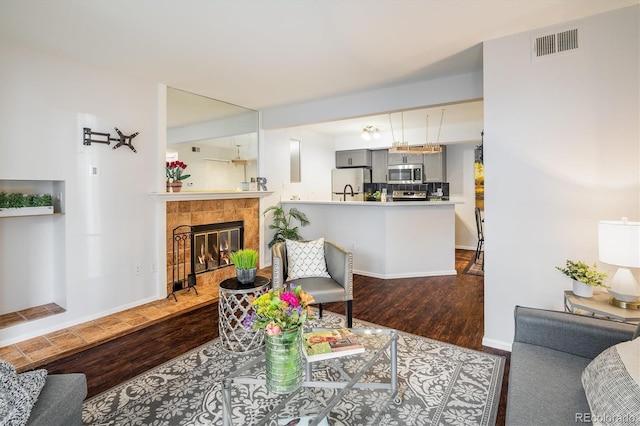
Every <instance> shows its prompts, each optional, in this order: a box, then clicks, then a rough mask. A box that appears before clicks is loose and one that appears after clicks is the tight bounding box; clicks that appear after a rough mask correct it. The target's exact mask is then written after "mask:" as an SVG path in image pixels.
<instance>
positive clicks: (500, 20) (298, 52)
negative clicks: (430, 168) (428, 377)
mask: <svg viewBox="0 0 640 426" xmlns="http://www.w3.org/2000/svg"><path fill="white" fill-rule="evenodd" d="M639 2H640V0H562V1H561V0H519V1H514V0H422V1H420V0H410V1H407V0H393V1H392V0H379V1H365V0H342V1H330V0H316V1H311V0H309V1H275V0H243V1H235V0H218V1H201V0H199V1H196V0H165V1H141V0H110V1H76V0H48V1H44V0H38V1H34V0H3V1H0V40H6V41H10V42H12V43H17V44H19V45H24V46H26V47H28V48H32V49H36V50H39V51H43V52H47V53H50V54H52V55H56V56H61V57H65V58H68V59H70V60H73V61H77V62H80V63H85V64H88V65H90V66H96V67H99V68H102V69H109V70H112V71H115V72H118V73H123V74H126V75H129V76H133V77H136V78H141V79H143V80H147V81H152V82H160V83H164V84H166V85H168V86H171V87H175V88H179V89H182V90H186V91H189V92H193V93H198V94H201V95H205V96H208V97H211V98H215V99H220V100H224V101H225V102H229V103H231V104H235V105H242V106H244V107H247V108H251V109H256V110H264V109H268V108H272V107H278V106H282V105H289V104H296V103H301V102H306V101H310V100H316V99H321V98H327V97H333V96H340V95H346V94H351V93H358V92H362V91H367V90H372V89H378V88H382V87H390V86H394V85H398V84H406V83H410V82H415V81H420V80H428V79H432V78H438V77H442V76H445V75H457V74H463V73H469V72H473V71H480V70H482V42H483V41H485V40H490V39H494V38H498V37H502V36H506V35H510V34H516V33H520V32H524V31H528V30H532V29H538V28H541V27H545V26H550V25H554V24H558V23H562V22H566V21H570V20H573V19H579V18H582V17H585V16H590V15H594V14H597V13H601V12H605V11H608V10H613V9H617V8H621V7H625V6H630V5H634V4H638V3H639ZM447 114H449V111H448V112H447ZM378 119H380V120H381V121H386V122H388V117H387V116H386V115H385V116H382V117H377V118H376V120H378ZM420 120H422V119H421V118H420ZM369 121H370V120H369ZM342 124H346V123H342ZM368 124H374V125H375V123H368ZM358 125H359V124H358ZM394 126H395V124H394ZM338 127H339V126H338ZM325 131H327V132H329V133H332V132H333V133H335V132H338V130H337V128H336V129H333V130H331V129H325Z"/></svg>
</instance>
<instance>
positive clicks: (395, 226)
mask: <svg viewBox="0 0 640 426" xmlns="http://www.w3.org/2000/svg"><path fill="white" fill-rule="evenodd" d="M282 204H283V206H284V207H285V209H287V210H288V209H290V208H291V207H296V208H297V209H298V210H300V211H302V212H303V213H305V214H306V215H307V217H308V218H309V221H310V222H311V223H310V224H309V225H307V226H305V227H300V228H299V230H300V235H301V236H302V237H303V238H304V239H316V238H320V237H324V238H325V239H327V240H330V241H334V242H335V243H337V244H339V245H341V246H342V247H344V248H345V249H347V250H350V251H351V252H353V271H354V273H357V274H360V275H366V276H372V277H376V278H385V279H391V278H409V277H426V276H437V275H456V269H455V205H456V204H460V203H459V202H455V201H396V202H387V203H382V202H373V201H348V202H344V201H283V202H282Z"/></svg>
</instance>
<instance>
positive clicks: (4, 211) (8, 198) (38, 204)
mask: <svg viewBox="0 0 640 426" xmlns="http://www.w3.org/2000/svg"><path fill="white" fill-rule="evenodd" d="M45 214H53V197H52V196H51V194H22V193H20V192H0V217H8V216H34V215H45Z"/></svg>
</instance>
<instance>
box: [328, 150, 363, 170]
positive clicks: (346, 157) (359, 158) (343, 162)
mask: <svg viewBox="0 0 640 426" xmlns="http://www.w3.org/2000/svg"><path fill="white" fill-rule="evenodd" d="M348 167H371V150H370V149H350V150H346V151H336V168H338V169H340V168H348Z"/></svg>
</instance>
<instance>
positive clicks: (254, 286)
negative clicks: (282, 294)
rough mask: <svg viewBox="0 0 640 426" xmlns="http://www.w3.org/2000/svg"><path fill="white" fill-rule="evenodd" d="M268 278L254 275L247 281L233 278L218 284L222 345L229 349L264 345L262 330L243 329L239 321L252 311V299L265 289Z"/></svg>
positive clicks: (248, 348) (268, 282)
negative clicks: (247, 282)
mask: <svg viewBox="0 0 640 426" xmlns="http://www.w3.org/2000/svg"><path fill="white" fill-rule="evenodd" d="M270 286H271V280H269V279H268V278H265V277H261V276H256V279H255V280H254V281H253V282H252V283H249V284H242V283H240V281H238V280H237V279H236V278H235V277H234V278H227V279H226V280H224V281H222V282H221V283H220V293H219V294H220V297H219V300H218V315H219V318H218V330H219V332H220V341H221V342H222V348H223V349H226V350H228V351H232V352H249V351H253V350H255V349H259V348H261V347H262V346H263V345H264V332H263V331H262V330H247V329H246V328H245V326H244V324H242V321H243V320H244V319H245V318H246V317H247V315H249V314H250V313H251V312H253V306H252V305H251V300H252V298H256V297H259V296H261V295H262V294H264V293H266V292H267V291H269V287H270Z"/></svg>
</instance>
